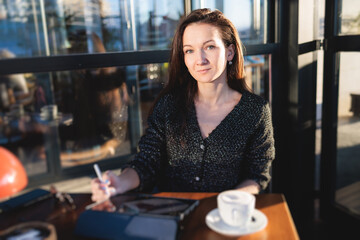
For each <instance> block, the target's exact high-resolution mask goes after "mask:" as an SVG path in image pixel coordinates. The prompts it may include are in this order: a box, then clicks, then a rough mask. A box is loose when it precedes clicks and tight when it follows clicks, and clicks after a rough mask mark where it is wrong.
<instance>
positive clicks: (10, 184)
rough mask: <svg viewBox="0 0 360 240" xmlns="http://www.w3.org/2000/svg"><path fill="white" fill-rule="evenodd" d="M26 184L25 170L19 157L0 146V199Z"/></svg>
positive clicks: (17, 190)
mask: <svg viewBox="0 0 360 240" xmlns="http://www.w3.org/2000/svg"><path fill="white" fill-rule="evenodd" d="M27 184H28V178H27V175H26V171H25V169H24V167H23V165H22V164H21V162H20V161H19V159H18V158H17V157H16V156H15V155H14V154H13V153H12V152H10V151H9V150H7V149H5V148H3V147H0V199H1V198H5V197H10V196H12V195H13V194H15V193H17V192H19V191H21V190H23V189H24V188H25V187H26V185H27Z"/></svg>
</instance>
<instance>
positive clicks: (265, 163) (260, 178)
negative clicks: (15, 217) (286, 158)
mask: <svg viewBox="0 0 360 240" xmlns="http://www.w3.org/2000/svg"><path fill="white" fill-rule="evenodd" d="M245 157H246V159H247V167H248V171H247V172H248V176H247V179H251V180H254V181H255V182H257V183H258V184H259V185H260V187H261V189H265V188H266V187H267V185H268V183H269V182H270V179H271V176H270V166H271V163H272V161H273V159H274V157H275V147H274V136H273V125H272V120H271V112H270V107H269V104H264V105H263V106H262V108H261V115H260V118H259V122H258V123H257V124H256V129H255V131H254V134H253V136H252V137H251V141H250V144H249V148H248V150H247V151H246V156H245Z"/></svg>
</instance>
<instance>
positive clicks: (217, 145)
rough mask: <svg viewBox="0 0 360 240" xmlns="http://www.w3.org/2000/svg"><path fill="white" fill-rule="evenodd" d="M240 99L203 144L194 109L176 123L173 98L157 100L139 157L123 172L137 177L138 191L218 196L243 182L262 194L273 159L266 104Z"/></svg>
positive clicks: (246, 95)
mask: <svg viewBox="0 0 360 240" xmlns="http://www.w3.org/2000/svg"><path fill="white" fill-rule="evenodd" d="M242 94H243V95H242V98H241V99H240V101H239V103H238V104H237V105H236V106H235V107H234V109H233V110H232V111H231V112H230V113H229V114H228V115H227V116H226V117H225V118H224V119H223V120H222V121H221V122H220V124H219V125H218V126H217V127H216V128H215V129H214V130H213V131H212V132H211V133H210V134H209V136H208V137H206V138H205V139H203V137H202V136H201V132H200V127H199V124H198V121H197V117H196V110H195V106H194V104H192V107H191V109H190V110H189V111H188V116H186V122H187V127H186V128H185V129H183V128H182V127H181V126H182V123H181V122H180V121H178V117H177V110H176V108H175V102H174V97H173V96H172V95H171V94H168V95H165V96H164V97H162V98H161V99H160V100H159V101H158V102H157V104H156V105H155V108H154V111H153V113H152V114H151V115H150V116H149V118H148V128H147V129H146V133H145V134H144V136H142V137H141V139H140V141H139V152H138V153H137V154H136V155H135V158H134V160H132V161H131V162H130V163H129V164H128V165H127V166H126V167H131V168H133V169H134V170H135V171H136V172H137V173H138V175H139V178H140V186H139V190H140V191H151V190H152V189H153V187H154V186H157V187H158V190H160V191H174V192H176V191H183V192H191V191H196V192H220V191H224V190H227V189H232V188H235V187H236V186H237V185H238V184H240V183H241V182H242V181H243V180H246V179H251V180H254V181H256V182H257V183H258V184H259V185H260V186H261V188H262V189H265V188H266V186H267V184H268V182H269V181H270V179H271V177H270V174H269V169H270V166H271V162H272V160H273V159H274V156H275V149H274V138H273V127H272V121H271V113H270V108H269V104H268V103H267V102H266V101H265V100H264V99H263V98H261V97H259V96H257V95H255V94H253V93H250V92H243V93H242Z"/></svg>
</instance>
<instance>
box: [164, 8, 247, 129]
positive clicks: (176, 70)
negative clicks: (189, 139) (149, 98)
mask: <svg viewBox="0 0 360 240" xmlns="http://www.w3.org/2000/svg"><path fill="white" fill-rule="evenodd" d="M192 23H207V24H210V25H213V26H215V27H217V28H218V29H219V30H220V33H221V36H222V40H223V42H224V44H225V46H226V47H228V46H230V45H231V44H233V45H234V47H235V54H234V58H233V59H232V64H231V65H228V66H227V79H228V85H229V87H230V88H232V89H234V90H236V91H239V92H243V91H248V90H249V88H248V87H247V85H246V83H245V73H244V56H243V51H242V43H241V41H240V38H239V35H238V33H237V30H236V28H235V26H234V25H233V24H232V23H231V21H230V20H229V19H227V18H226V17H225V16H224V14H223V13H222V12H220V11H219V10H214V11H211V10H210V9H207V8H203V9H197V10H194V11H192V12H191V13H190V14H189V15H188V16H186V17H185V18H184V19H183V20H182V21H181V23H180V24H179V26H178V28H177V30H176V32H175V35H174V38H173V42H172V48H171V55H170V60H169V80H168V82H167V84H166V86H165V87H164V89H163V90H162V92H161V93H160V94H159V96H158V99H160V98H161V97H162V96H164V95H166V94H168V93H172V94H173V95H174V96H175V104H176V105H177V106H176V107H177V108H178V110H179V111H180V112H179V113H180V116H178V117H179V118H181V119H182V120H181V121H182V122H183V123H184V124H186V123H185V122H184V121H185V117H186V113H187V112H188V110H189V107H190V106H191V104H192V102H193V100H194V97H195V95H196V93H197V82H196V80H195V79H194V78H193V77H192V76H191V75H190V73H189V71H188V70H187V67H186V65H185V61H184V52H183V35H184V31H185V29H186V27H187V26H189V25H190V24H192Z"/></svg>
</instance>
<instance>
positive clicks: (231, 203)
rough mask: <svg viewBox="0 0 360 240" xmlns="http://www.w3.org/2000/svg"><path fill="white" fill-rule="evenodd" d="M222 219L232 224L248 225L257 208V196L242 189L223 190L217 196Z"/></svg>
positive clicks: (238, 225)
mask: <svg viewBox="0 0 360 240" xmlns="http://www.w3.org/2000/svg"><path fill="white" fill-rule="evenodd" d="M217 204H218V210H219V214H220V217H221V219H222V220H223V221H224V222H225V223H226V224H228V225H230V226H237V227H246V226H247V225H248V224H249V222H250V221H251V216H252V214H253V212H254V209H255V196H254V195H252V194H250V193H248V192H244V191H240V190H228V191H224V192H221V193H220V194H219V195H218V197H217Z"/></svg>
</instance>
